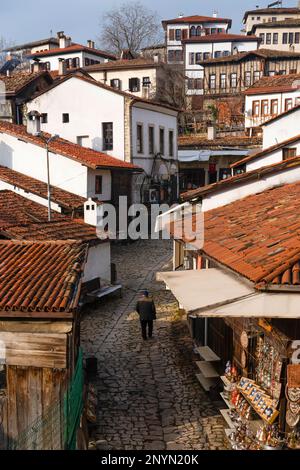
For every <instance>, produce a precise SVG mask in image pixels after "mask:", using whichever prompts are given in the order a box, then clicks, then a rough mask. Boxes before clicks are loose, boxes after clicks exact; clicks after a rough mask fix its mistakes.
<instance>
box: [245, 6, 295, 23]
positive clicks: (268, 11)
mask: <svg viewBox="0 0 300 470" xmlns="http://www.w3.org/2000/svg"><path fill="white" fill-rule="evenodd" d="M273 13H274V14H277V15H282V14H283V15H284V14H287V15H289V14H292V15H294V14H298V15H299V14H300V9H299V8H257V9H255V10H248V11H246V13H245V15H244V18H243V22H245V21H246V20H247V17H248V16H249V15H257V14H262V15H263V14H266V15H271V14H273Z"/></svg>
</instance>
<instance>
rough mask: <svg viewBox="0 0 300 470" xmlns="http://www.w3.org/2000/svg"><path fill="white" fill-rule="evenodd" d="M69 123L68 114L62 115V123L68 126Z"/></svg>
mask: <svg viewBox="0 0 300 470" xmlns="http://www.w3.org/2000/svg"><path fill="white" fill-rule="evenodd" d="M69 122H70V114H69V113H62V123H63V124H69Z"/></svg>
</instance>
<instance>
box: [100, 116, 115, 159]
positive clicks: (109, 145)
mask: <svg viewBox="0 0 300 470" xmlns="http://www.w3.org/2000/svg"><path fill="white" fill-rule="evenodd" d="M109 126H110V127H111V129H108V127H109ZM107 132H109V133H110V134H111V139H110V142H109V140H108V139H107V138H106V136H107ZM113 149H114V123H113V122H102V150H103V151H104V152H110V151H112V150H113Z"/></svg>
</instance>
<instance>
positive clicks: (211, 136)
mask: <svg viewBox="0 0 300 470" xmlns="http://www.w3.org/2000/svg"><path fill="white" fill-rule="evenodd" d="M216 136H217V132H216V127H215V126H209V127H208V128H207V140H215V138H216Z"/></svg>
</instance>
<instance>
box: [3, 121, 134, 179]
mask: <svg viewBox="0 0 300 470" xmlns="http://www.w3.org/2000/svg"><path fill="white" fill-rule="evenodd" d="M0 132H3V133H6V134H9V135H12V136H14V137H17V138H19V139H21V140H24V141H25V142H30V143H32V144H34V145H38V146H39V147H43V148H44V147H45V140H44V138H49V137H50V135H49V134H46V133H42V135H41V136H34V135H32V134H28V132H27V131H26V128H25V127H24V126H19V125H17V124H11V123H9V122H4V121H0ZM49 150H50V152H53V153H58V154H59V155H63V156H65V157H67V158H70V159H72V160H75V161H78V162H80V163H82V164H83V165H85V166H87V167H88V168H92V169H94V170H95V169H97V168H110V169H114V168H115V169H118V170H122V169H124V170H139V168H138V167H136V166H134V165H132V164H131V163H127V162H124V161H122V160H119V159H117V158H114V157H111V156H110V155H107V154H106V153H103V152H98V151H97V150H93V149H90V148H85V147H82V146H81V145H77V144H73V143H72V142H69V141H68V140H65V139H62V138H58V139H56V140H55V141H52V142H51V143H50V145H49Z"/></svg>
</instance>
